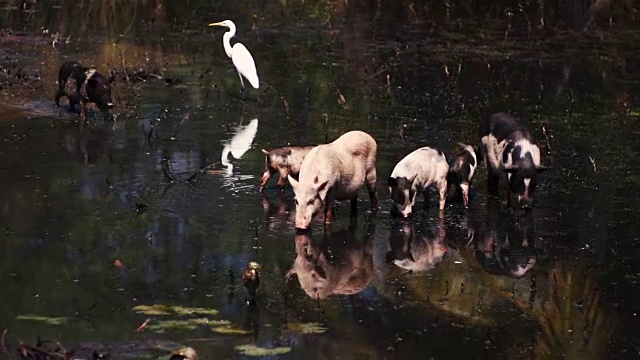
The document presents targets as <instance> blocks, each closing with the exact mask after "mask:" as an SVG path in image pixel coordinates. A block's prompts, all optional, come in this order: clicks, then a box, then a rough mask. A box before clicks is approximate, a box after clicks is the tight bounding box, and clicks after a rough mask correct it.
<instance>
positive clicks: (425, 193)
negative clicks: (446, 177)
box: [422, 186, 429, 211]
mask: <svg viewBox="0 0 640 360" xmlns="http://www.w3.org/2000/svg"><path fill="white" fill-rule="evenodd" d="M422 197H423V199H424V210H425V211H426V210H429V187H428V186H427V187H425V188H424V189H422Z"/></svg>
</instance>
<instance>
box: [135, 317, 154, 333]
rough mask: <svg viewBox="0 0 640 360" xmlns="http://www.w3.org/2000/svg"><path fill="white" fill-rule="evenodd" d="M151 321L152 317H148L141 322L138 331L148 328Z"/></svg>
mask: <svg viewBox="0 0 640 360" xmlns="http://www.w3.org/2000/svg"><path fill="white" fill-rule="evenodd" d="M149 321H151V318H147V319H146V320H145V321H144V322H143V323H142V324H140V326H138V327H137V328H136V332H141V331H142V330H144V328H146V327H147V325H148V324H149Z"/></svg>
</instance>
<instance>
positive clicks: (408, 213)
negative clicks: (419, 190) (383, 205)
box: [400, 205, 411, 219]
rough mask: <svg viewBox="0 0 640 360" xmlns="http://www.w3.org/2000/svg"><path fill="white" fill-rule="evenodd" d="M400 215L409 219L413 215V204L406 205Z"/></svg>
mask: <svg viewBox="0 0 640 360" xmlns="http://www.w3.org/2000/svg"><path fill="white" fill-rule="evenodd" d="M400 215H402V217H403V218H405V219H408V218H409V217H411V205H406V206H405V207H404V208H403V209H402V210H401V211H400Z"/></svg>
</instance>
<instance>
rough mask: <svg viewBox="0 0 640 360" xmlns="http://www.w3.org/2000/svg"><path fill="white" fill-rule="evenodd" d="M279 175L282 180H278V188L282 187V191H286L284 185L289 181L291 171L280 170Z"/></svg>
mask: <svg viewBox="0 0 640 360" xmlns="http://www.w3.org/2000/svg"><path fill="white" fill-rule="evenodd" d="M278 173H279V174H280V178H279V179H278V186H280V191H282V190H284V183H285V182H286V181H287V178H288V177H289V169H287V168H284V169H282V168H280V169H278Z"/></svg>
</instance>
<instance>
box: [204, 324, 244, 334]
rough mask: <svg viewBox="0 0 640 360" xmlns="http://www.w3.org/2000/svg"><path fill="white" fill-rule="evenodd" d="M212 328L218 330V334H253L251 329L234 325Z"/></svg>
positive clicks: (214, 330)
mask: <svg viewBox="0 0 640 360" xmlns="http://www.w3.org/2000/svg"><path fill="white" fill-rule="evenodd" d="M211 330H213V332H216V333H218V334H224V335H248V334H251V331H248V330H244V329H240V328H237V327H233V326H230V325H226V326H217V327H213V328H211Z"/></svg>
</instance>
